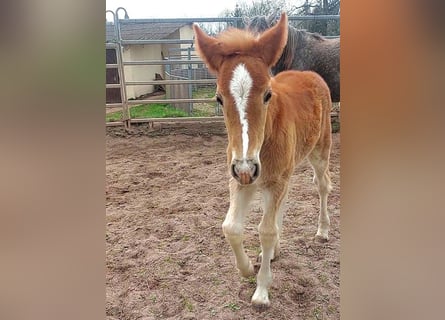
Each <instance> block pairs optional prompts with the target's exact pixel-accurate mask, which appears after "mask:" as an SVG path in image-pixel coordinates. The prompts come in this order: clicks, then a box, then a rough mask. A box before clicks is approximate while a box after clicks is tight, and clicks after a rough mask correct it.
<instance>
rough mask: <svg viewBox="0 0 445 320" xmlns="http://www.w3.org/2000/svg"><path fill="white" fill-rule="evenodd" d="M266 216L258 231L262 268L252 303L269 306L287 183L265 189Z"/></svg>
mask: <svg viewBox="0 0 445 320" xmlns="http://www.w3.org/2000/svg"><path fill="white" fill-rule="evenodd" d="M263 192H264V209H265V210H264V215H263V218H262V219H261V222H260V225H259V226H258V231H259V234H260V242H261V255H262V257H261V266H260V270H259V271H258V275H257V287H256V290H255V293H254V294H253V296H252V303H253V304H255V305H258V306H265V307H267V306H269V304H270V301H269V293H268V289H269V287H270V284H271V283H272V272H271V270H270V261H271V260H272V259H273V258H275V257H276V256H277V255H278V252H277V251H279V244H278V240H279V233H280V229H281V226H280V224H281V223H282V216H281V215H282V206H283V203H284V200H285V198H286V195H287V183H286V184H281V185H278V184H276V185H273V186H270V187H267V188H264V190H263Z"/></svg>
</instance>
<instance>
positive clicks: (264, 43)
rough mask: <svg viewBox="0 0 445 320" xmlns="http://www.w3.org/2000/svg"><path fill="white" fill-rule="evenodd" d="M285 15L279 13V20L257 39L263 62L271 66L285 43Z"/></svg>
mask: <svg viewBox="0 0 445 320" xmlns="http://www.w3.org/2000/svg"><path fill="white" fill-rule="evenodd" d="M287 28H288V25H287V15H286V13H285V12H283V13H281V17H280V20H279V21H278V22H277V24H276V25H274V26H273V27H272V28H270V29H268V30H266V31H265V32H264V33H263V34H262V35H261V36H260V38H259V39H258V45H259V48H258V49H259V52H261V57H262V59H263V60H264V62H265V63H266V64H267V65H268V66H269V67H272V66H273V65H275V63H277V61H278V59H279V58H280V56H281V54H282V53H283V49H284V47H285V46H286V43H287Z"/></svg>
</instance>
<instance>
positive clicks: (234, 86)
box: [230, 63, 252, 159]
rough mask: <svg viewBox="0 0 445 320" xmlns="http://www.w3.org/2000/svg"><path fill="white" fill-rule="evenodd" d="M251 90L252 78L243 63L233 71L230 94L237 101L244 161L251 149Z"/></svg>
mask: <svg viewBox="0 0 445 320" xmlns="http://www.w3.org/2000/svg"><path fill="white" fill-rule="evenodd" d="M251 88H252V77H251V76H250V74H249V71H247V69H246V67H245V66H244V64H242V63H241V64H239V65H238V66H237V67H236V68H235V70H233V76H232V79H231V80H230V93H231V94H232V96H233V99H235V104H236V108H237V110H238V114H239V119H240V123H241V139H242V143H243V157H244V159H245V158H247V149H248V147H249V135H248V130H249V124H248V123H247V113H246V108H247V100H248V99H249V92H250V89H251Z"/></svg>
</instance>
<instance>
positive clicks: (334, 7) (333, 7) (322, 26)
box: [294, 0, 340, 36]
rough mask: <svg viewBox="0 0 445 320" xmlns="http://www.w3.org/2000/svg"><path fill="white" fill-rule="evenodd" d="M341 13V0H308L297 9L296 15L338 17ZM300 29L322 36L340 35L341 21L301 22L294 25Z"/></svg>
mask: <svg viewBox="0 0 445 320" xmlns="http://www.w3.org/2000/svg"><path fill="white" fill-rule="evenodd" d="M339 13H340V0H306V2H305V3H304V4H303V5H302V6H300V7H297V8H296V10H295V14H296V15H337V14H339ZM294 26H295V27H297V28H299V29H306V30H308V31H310V32H318V33H320V34H322V35H328V36H330V35H339V34H340V21H339V20H309V21H300V22H299V23H297V24H295V25H294Z"/></svg>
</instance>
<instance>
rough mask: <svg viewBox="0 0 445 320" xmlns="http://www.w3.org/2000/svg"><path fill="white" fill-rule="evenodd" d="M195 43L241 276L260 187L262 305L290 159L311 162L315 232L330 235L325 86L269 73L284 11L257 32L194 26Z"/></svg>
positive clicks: (249, 268) (315, 79)
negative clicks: (211, 85)
mask: <svg viewBox="0 0 445 320" xmlns="http://www.w3.org/2000/svg"><path fill="white" fill-rule="evenodd" d="M193 28H194V31H195V37H196V39H195V42H196V48H197V50H198V52H199V54H200V56H201V57H202V59H203V60H204V61H205V63H206V64H207V66H208V67H209V69H210V70H211V71H212V72H214V73H216V75H217V93H216V97H217V101H218V103H219V104H220V105H222V109H223V112H224V121H225V125H226V128H227V132H228V140H229V141H228V147H227V162H228V167H229V171H230V174H231V176H232V178H231V179H230V183H229V186H230V208H229V211H228V212H227V216H226V218H225V220H224V223H223V225H222V228H223V232H224V235H225V237H226V239H227V240H228V242H229V243H230V245H231V247H232V249H233V252H234V254H235V257H236V265H237V267H238V269H239V271H240V273H241V275H242V276H244V277H248V276H250V275H253V274H254V268H253V265H252V263H251V261H250V260H249V258H248V256H247V254H246V252H245V251H244V248H243V243H242V241H243V240H242V239H243V229H244V220H245V215H246V213H247V211H248V210H249V203H250V201H251V200H252V198H253V196H254V194H255V191H256V190H257V189H258V188H259V189H260V190H261V191H262V195H263V200H264V215H263V217H262V220H261V223H260V224H259V227H258V230H259V235H260V242H261V250H262V252H261V254H260V257H261V266H260V269H259V271H258V275H257V288H256V290H255V293H254V294H253V297H252V303H253V304H254V305H257V306H263V307H267V306H269V304H270V301H269V294H268V288H269V287H270V284H271V282H272V272H271V269H270V262H271V260H272V259H275V258H277V257H278V255H279V252H280V245H279V238H280V234H281V225H282V219H283V204H284V202H285V199H286V195H287V192H288V186H289V179H290V177H291V175H292V173H293V171H294V168H295V166H296V165H297V164H298V163H300V162H301V161H302V160H303V159H305V158H306V157H307V158H308V160H309V162H310V163H311V165H312V167H313V169H314V172H315V176H314V182H315V183H316V185H317V186H318V192H319V196H320V214H319V219H318V231H317V234H316V237H317V238H319V239H321V240H327V239H328V230H329V224H330V222H329V216H328V212H327V197H328V193H329V191H330V189H331V182H330V179H329V172H328V165H329V152H330V148H331V122H330V108H331V98H330V94H329V88H328V87H327V85H326V83H325V82H324V81H323V79H322V78H321V77H320V76H318V75H317V74H316V73H314V72H310V71H305V72H300V71H285V72H282V73H280V74H278V75H277V76H276V77H271V75H270V74H269V69H270V67H271V66H273V65H274V64H275V63H276V61H277V60H278V59H279V57H280V55H281V52H282V50H283V48H284V46H285V45H286V40H287V16H286V14H284V13H283V14H282V15H281V19H280V21H279V22H278V23H277V24H276V25H275V26H274V27H272V28H270V29H269V30H267V31H266V32H264V33H263V34H261V35H260V36H258V37H257V36H255V35H253V34H251V33H249V32H248V31H245V30H238V29H229V30H227V31H225V32H223V33H222V34H220V35H219V36H218V37H217V38H213V37H210V36H208V35H207V34H205V33H204V32H203V31H202V30H201V29H200V28H199V27H198V26H197V25H194V26H193Z"/></svg>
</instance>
